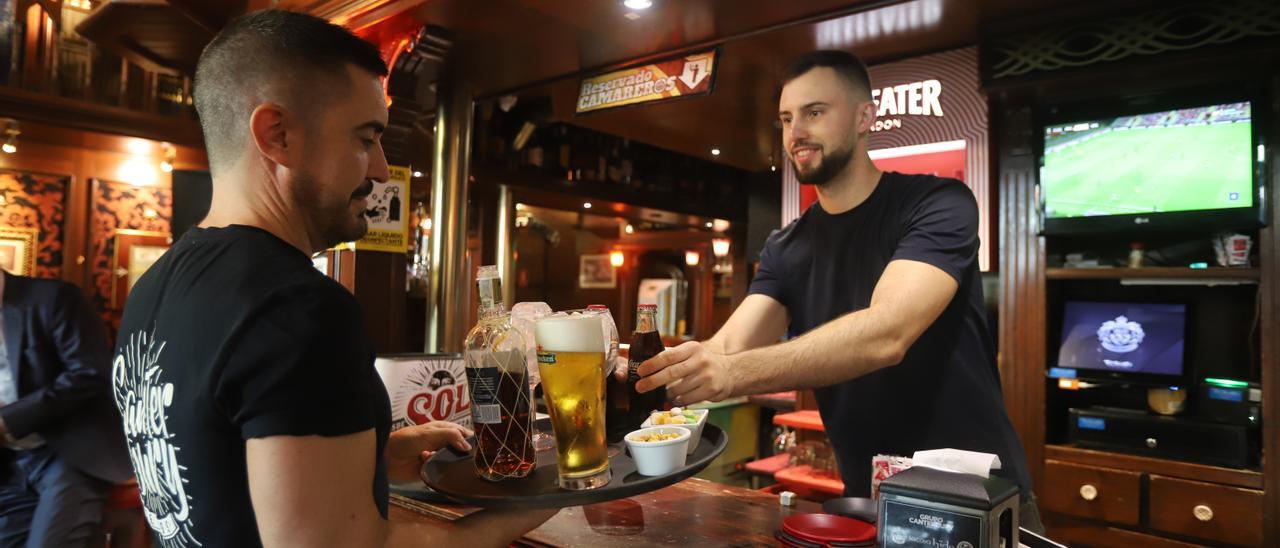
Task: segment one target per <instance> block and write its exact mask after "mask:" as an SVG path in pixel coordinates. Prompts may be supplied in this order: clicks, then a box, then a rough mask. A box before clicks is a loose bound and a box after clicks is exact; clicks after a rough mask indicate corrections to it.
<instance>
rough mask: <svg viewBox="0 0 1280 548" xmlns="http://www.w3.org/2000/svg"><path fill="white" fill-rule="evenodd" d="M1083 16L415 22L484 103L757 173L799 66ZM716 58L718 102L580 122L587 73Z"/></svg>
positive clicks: (509, 16)
mask: <svg viewBox="0 0 1280 548" xmlns="http://www.w3.org/2000/svg"><path fill="white" fill-rule="evenodd" d="M1081 4H1094V5H1098V4H1100V3H1098V2H1079V1H1077V2H1068V1H1065V0H910V1H906V2H884V1H879V2H869V1H863V2H849V1H848V0H804V1H779V0H654V3H653V7H651V8H649V9H647V10H644V11H642V12H638V13H636V16H635V17H634V18H628V17H627V14H628V12H629V11H630V10H628V9H627V8H625V7H624V6H623V5H622V2H621V1H620V0H488V1H484V2H476V1H473V0H432V1H428V2H426V3H424V4H422V5H420V6H418V7H416V8H414V9H412V10H411V11H410V14H412V16H413V17H415V18H416V19H418V20H419V21H422V22H424V23H431V24H434V25H441V26H443V27H446V28H448V29H450V30H452V31H453V32H454V33H455V34H456V35H457V41H456V43H455V44H454V47H453V49H452V50H451V52H450V57H451V58H450V62H451V63H456V66H457V67H458V69H457V70H458V71H459V72H460V73H461V75H462V76H463V77H464V78H465V79H467V80H468V81H469V82H470V83H471V84H472V85H474V86H475V88H476V90H477V93H478V94H479V96H481V97H488V98H492V97H494V96H497V95H501V94H504V93H514V94H515V95H517V96H519V97H521V98H529V99H532V98H535V97H540V96H550V97H551V98H552V103H553V105H554V114H553V117H554V118H555V119H557V120H563V121H568V122H570V123H573V124H576V125H580V126H583V127H588V128H591V129H595V130H599V131H603V132H606V133H610V134H614V135H619V136H622V137H626V138H629V139H633V140H636V141H640V142H644V143H649V144H653V145H656V146H661V147H664V148H668V149H672V150H676V151H679V152H682V153H685V154H689V155H693V156H698V157H702V158H706V159H711V160H715V161H719V162H723V163H726V164H729V165H733V166H736V167H739V168H743V169H748V170H752V171H759V170H766V169H769V166H770V165H772V164H773V163H775V162H776V161H777V156H776V155H777V152H776V149H777V141H778V139H779V136H778V132H777V130H776V129H775V125H774V120H775V118H776V93H777V87H776V80H777V76H778V74H780V73H781V70H782V68H783V67H784V66H785V64H786V63H787V62H788V61H789V60H790V59H791V58H792V57H794V56H795V55H797V54H799V53H802V52H805V51H808V50H812V49H818V48H840V49H852V50H853V51H855V52H856V53H858V54H859V55H861V56H862V57H863V58H864V59H865V60H866V61H867V62H868V63H869V64H875V63H877V62H884V61H888V60H893V59H899V58H903V57H909V56H913V55H918V54H922V53H928V52H934V51H940V50H946V49H952V48H956V47H962V46H967V45H972V44H976V43H977V42H978V39H979V32H980V29H981V28H983V27H984V26H986V25H988V24H989V23H991V22H993V21H1002V20H1007V19H1012V18H1019V17H1023V16H1026V15H1029V14H1036V13H1044V12H1046V11H1053V10H1057V9H1059V8H1063V7H1068V6H1069V7H1071V8H1072V9H1078V7H1079V6H1080V5H1081ZM1115 4H1116V3H1115V2H1112V3H1111V5H1115ZM1119 4H1124V3H1123V2H1120V3H1119ZM712 46H719V47H720V48H721V57H720V59H719V61H718V63H719V69H718V74H717V76H716V84H715V92H714V93H713V94H712V95H709V96H702V97H696V98H689V99H683V100H678V101H672V102H668V103H664V104H658V105H648V106H640V107H633V108H624V109H620V110H612V111H605V112H600V113H594V114H588V115H583V116H575V115H574V113H573V111H574V105H575V101H576V97H577V95H576V94H577V87H578V83H579V79H580V78H581V76H582V74H583V73H584V72H587V73H594V72H597V71H603V70H608V69H614V68H619V67H621V66H623V65H628V64H634V63H636V62H637V61H646V60H658V59H663V58H668V57H672V56H678V55H680V54H683V53H688V52H690V51H693V50H697V49H701V48H702V47H712ZM712 148H719V149H720V150H721V151H722V154H721V155H720V156H718V157H713V156H712V155H711V153H710V150H711V149H712Z"/></svg>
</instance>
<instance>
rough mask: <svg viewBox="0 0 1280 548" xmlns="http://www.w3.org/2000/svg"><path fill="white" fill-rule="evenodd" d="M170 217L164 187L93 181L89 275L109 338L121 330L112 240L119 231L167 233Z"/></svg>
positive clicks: (170, 201) (170, 197) (169, 193)
mask: <svg viewBox="0 0 1280 548" xmlns="http://www.w3.org/2000/svg"><path fill="white" fill-rule="evenodd" d="M166 181H167V179H166ZM172 215H173V193H172V191H170V189H169V188H168V187H167V186H165V187H161V186H135V185H131V184H127V183H118V182H113V181H106V180H103V179H94V180H93V211H92V213H91V217H90V223H91V224H90V226H91V230H90V233H91V240H90V243H89V246H90V248H91V251H90V253H88V257H89V260H88V261H87V262H88V274H89V276H90V278H91V280H92V283H91V284H90V286H89V288H90V290H89V292H88V293H89V296H90V299H91V301H92V302H93V303H94V304H96V305H97V306H98V310H99V311H100V312H101V313H102V316H103V319H104V320H105V321H106V322H107V329H108V331H109V332H110V333H111V335H112V336H114V335H115V333H116V332H117V330H118V329H119V327H120V316H121V313H122V312H123V308H124V306H123V303H116V304H115V306H113V304H112V300H111V296H112V294H113V293H114V291H115V280H116V275H115V272H114V270H115V268H114V258H115V241H116V240H115V237H116V231H117V230H119V229H126V230H137V231H145V232H154V233H163V234H168V233H169V219H170V218H171V217H172Z"/></svg>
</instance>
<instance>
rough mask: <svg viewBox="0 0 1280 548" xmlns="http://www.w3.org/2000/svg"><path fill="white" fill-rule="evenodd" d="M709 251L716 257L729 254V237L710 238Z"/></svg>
mask: <svg viewBox="0 0 1280 548" xmlns="http://www.w3.org/2000/svg"><path fill="white" fill-rule="evenodd" d="M711 253H713V254H714V255H715V256H717V257H724V256H725V255H728V254H729V239H728V238H715V239H713V240H711Z"/></svg>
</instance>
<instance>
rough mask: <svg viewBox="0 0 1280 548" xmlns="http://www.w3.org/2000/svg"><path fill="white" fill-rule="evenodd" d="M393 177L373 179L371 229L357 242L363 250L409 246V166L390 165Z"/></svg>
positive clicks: (400, 249)
mask: <svg viewBox="0 0 1280 548" xmlns="http://www.w3.org/2000/svg"><path fill="white" fill-rule="evenodd" d="M390 170H391V177H390V178H389V179H387V181H386V182H385V183H378V182H375V183H373V193H372V194H370V195H369V198H368V204H367V207H366V209H365V220H367V221H368V222H369V232H368V233H367V234H365V236H364V238H361V239H360V240H359V241H357V242H356V245H355V248H356V249H357V250H360V251H390V252H392V253H404V252H406V251H408V250H409V177H410V174H411V172H410V170H409V168H407V167H402V166H390Z"/></svg>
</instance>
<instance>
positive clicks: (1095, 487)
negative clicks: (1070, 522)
mask: <svg viewBox="0 0 1280 548" xmlns="http://www.w3.org/2000/svg"><path fill="white" fill-rule="evenodd" d="M1044 485H1045V486H1044V491H1042V492H1041V493H1040V495H1039V500H1040V505H1041V507H1042V508H1043V509H1045V510H1047V511H1050V512H1060V513H1063V514H1068V515H1072V516H1076V517H1082V518H1092V519H1099V520H1106V521H1110V522H1112V523H1119V524H1122V525H1133V526H1136V525H1138V523H1139V518H1140V515H1141V507H1142V500H1141V496H1142V474H1140V473H1138V472H1129V471H1125V470H1112V469H1109V468H1095V467H1091V466H1081V465H1077V464H1071V463H1067V462H1062V461H1056V460H1046V461H1045V463H1044Z"/></svg>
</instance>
